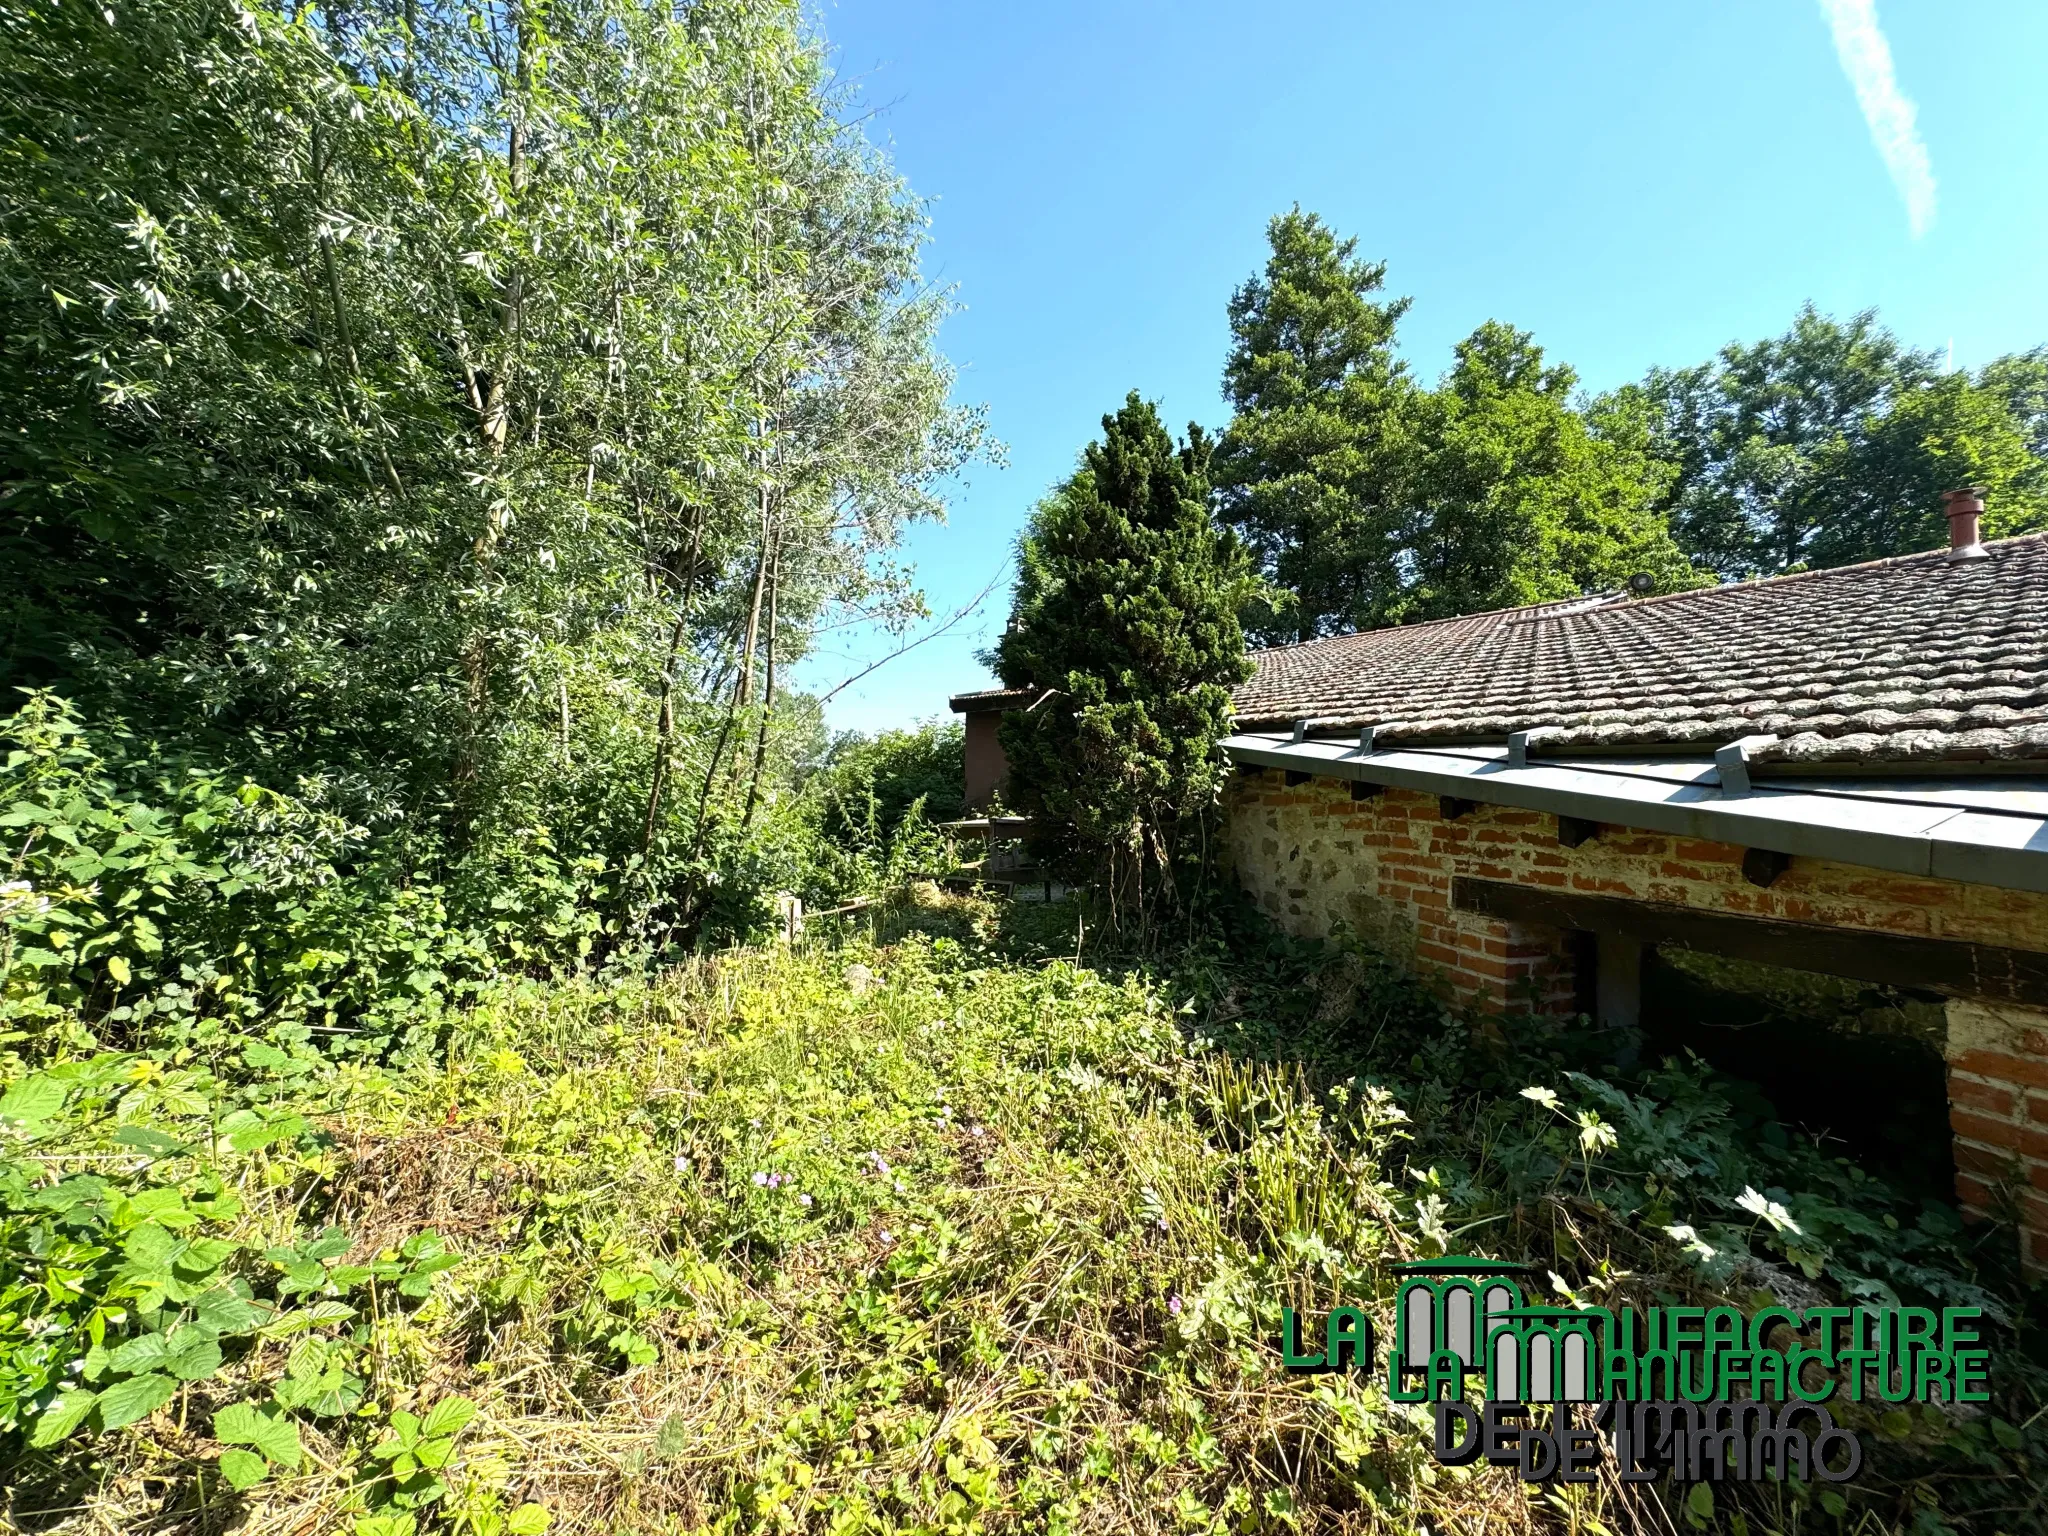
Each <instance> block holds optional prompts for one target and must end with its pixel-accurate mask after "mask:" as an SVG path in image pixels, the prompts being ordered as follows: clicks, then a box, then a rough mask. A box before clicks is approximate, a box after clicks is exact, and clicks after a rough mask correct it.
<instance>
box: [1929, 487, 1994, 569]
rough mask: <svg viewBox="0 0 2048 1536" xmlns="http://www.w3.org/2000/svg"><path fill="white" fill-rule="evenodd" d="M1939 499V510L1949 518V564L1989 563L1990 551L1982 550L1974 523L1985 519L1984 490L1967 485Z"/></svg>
mask: <svg viewBox="0 0 2048 1536" xmlns="http://www.w3.org/2000/svg"><path fill="white" fill-rule="evenodd" d="M1941 499H1942V502H1943V504H1944V505H1943V507H1942V510H1943V511H1944V512H1946V513H1947V514H1948V558H1949V560H1950V561H1951V562H1954V561H1957V560H1989V559H1990V558H1991V551H1990V550H1988V549H1986V548H1985V547H1984V542H1983V539H1982V537H1981V535H1980V534H1979V532H1978V528H1977V520H1978V519H1979V518H1981V517H1982V516H1983V515H1984V487H1983V486H1981V485H1966V486H1964V487H1963V488H1962V489H1961V490H1955V491H1945V492H1943V494H1942V498H1941Z"/></svg>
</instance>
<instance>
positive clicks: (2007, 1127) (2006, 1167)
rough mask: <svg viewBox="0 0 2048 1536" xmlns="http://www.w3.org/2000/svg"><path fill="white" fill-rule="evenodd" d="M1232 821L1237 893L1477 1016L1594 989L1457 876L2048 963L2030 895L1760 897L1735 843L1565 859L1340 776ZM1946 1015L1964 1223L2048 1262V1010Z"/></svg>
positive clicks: (1428, 801) (1650, 838)
mask: <svg viewBox="0 0 2048 1536" xmlns="http://www.w3.org/2000/svg"><path fill="white" fill-rule="evenodd" d="M1226 807H1227V825H1228V832H1227V841H1228V851H1229V856H1230V858H1231V859H1232V861H1233V862H1234V864H1235V866H1236V870H1237V874H1238V878H1239V879H1240V880H1241V881H1242V882H1243V883H1244V885H1245V887H1246V888H1247V889H1248V890H1249V891H1250V892H1251V893H1252V895H1253V896H1254V897H1255V898H1256V899H1257V900H1258V902H1259V904H1260V905H1261V906H1262V907H1264V908H1265V909H1266V911H1267V912H1268V913H1270V914H1271V915H1272V916H1273V917H1274V918H1275V919H1276V920H1277V921H1278V922H1279V923H1280V924H1281V926H1283V927H1285V928H1287V929H1288V930H1289V931H1291V932H1293V933H1297V934H1301V935H1304V936H1309V935H1314V936H1324V935H1327V934H1328V933H1330V931H1331V930H1332V929H1333V928H1334V927H1336V926H1338V925H1339V924H1342V925H1343V926H1345V927H1348V928H1349V929H1350V930H1351V931H1353V932H1354V933H1356V934H1358V935H1359V936H1360V937H1361V938H1363V939H1364V940H1365V941H1366V942H1367V943H1369V944H1370V945H1372V946H1373V947H1374V948H1376V949H1378V950H1380V951H1382V952H1383V953H1385V954H1388V955H1391V956H1393V957H1394V958H1395V959H1396V960H1397V961H1398V962H1399V963H1401V964H1403V965H1405V966H1407V967H1409V968H1411V969H1412V970H1414V971H1415V972H1416V973H1417V974H1418V975H1420V976H1422V977H1423V978H1424V979H1425V980H1427V981H1429V982H1430V983H1431V984H1432V985H1434V986H1436V987H1437V988H1439V989H1440V990H1441V991H1443V992H1444V993H1445V994H1446V995H1447V996H1449V997H1451V998H1454V999H1455V1000H1457V1001H1460V1002H1465V1003H1469V1004H1473V1005H1476V1006H1478V1007H1481V1008H1485V1009H1492V1010H1500V1009H1505V1008H1510V1007H1513V1008H1527V1007H1533V1008H1535V1009H1536V1010H1537V1011H1539V1012H1546V1013H1551V1014H1556V1015H1561V1016H1562V1015H1569V1014H1572V1013H1574V1012H1576V1011H1577V1000H1578V998H1579V997H1580V996H1582V995H1583V994H1582V992H1581V990H1580V988H1579V986H1578V980H1579V978H1578V977H1577V976H1576V975H1575V956H1574V953H1573V951H1572V948H1571V944H1570V942H1569V939H1568V936H1567V935H1565V934H1563V933H1560V932H1558V931H1556V930H1552V929H1540V928H1529V927H1524V926H1522V925H1518V924H1512V923H1503V922H1499V921H1496V920H1495V919H1493V918H1490V917H1487V916H1485V915H1482V914H1479V913H1474V912H1461V911H1458V910H1456V909H1455V908H1454V907H1452V905H1451V882H1452V880H1453V879H1454V878H1455V877H1457V876H1460V875H1465V876H1470V877H1473V878H1477V879H1482V880H1500V881H1512V882H1515V883H1517V884H1522V885H1530V886H1542V887H1548V888H1551V889H1554V890H1560V891H1572V892H1580V893H1584V894H1587V895H1601V896H1621V897H1632V898H1635V899H1637V900H1642V901H1656V902H1667V903H1671V904H1674V905H1678V906H1689V907H1696V908H1700V909H1703V910H1711V911H1714V912H1722V913H1729V914H1734V915H1740V916H1748V917H1764V918H1779V919H1784V920H1788V921H1792V922H1802V923H1826V924H1831V925H1834V926H1838V927H1844V928H1857V929H1863V930H1866V931H1871V932H1878V933H1896V934H1911V935H1915V936H1919V937H1924V938H1935V939H1959V940H1965V941H1969V942H1972V943H1979V944H1995V945H1999V946H2001V947H2006V948H2014V949H2030V950H2040V951H2044V952H2048V895H2043V894H2040V893H2036V892H2030V891H2008V890H2001V889H1999V888H1997V887H1994V886H1982V885H1963V884H1959V883H1957V882H1954V881H1948V880H1935V879H1931V878H1918V877H1914V876H1909V875H1900V874H1893V873H1889V872H1887V871H1884V870H1874V869H1864V868H1861V867H1859V866H1856V865H1852V864H1836V863H1831V862H1828V861H1826V860H1822V859H1794V860H1793V861H1792V863H1791V865H1790V867H1789V868H1787V869H1786V870H1785V871H1784V872H1783V873H1782V874H1780V875H1779V876H1778V878H1777V879H1776V880H1775V881H1774V882H1773V883H1772V884H1771V885H1770V886H1769V887H1768V888H1764V887H1759V886H1756V885H1752V884H1750V883H1749V882H1748V881H1746V880H1745V879H1744V878H1743V876H1742V854H1743V850H1742V849H1741V848H1739V847H1736V846H1734V845H1732V844H1728V843H1712V842H1702V841H1699V840H1697V839H1690V838H1682V837H1674V836H1670V835H1667V834H1665V833H1661V832H1641V831H1636V830H1633V829H1630V828H1625V827H1617V826H1606V827H1603V828H1602V829H1601V831H1600V833H1599V835H1598V836H1596V837H1593V838H1591V839H1590V840H1588V841H1586V842H1583V843H1581V844H1580V845H1579V846H1578V847H1576V848H1569V847H1566V846H1564V845H1563V844H1562V843H1560V842H1559V840H1558V825H1557V819H1556V818H1555V817H1554V816H1550V815H1547V814H1545V813H1542V812H1537V811H1523V810H1515V809H1512V808H1509V807H1506V806H1496V805H1474V806H1472V807H1470V809H1467V810H1464V811H1463V813H1462V814H1459V815H1457V816H1455V817H1452V818H1446V817H1445V815H1444V813H1443V812H1444V807H1443V806H1442V805H1441V803H1440V802H1439V799H1438V797H1437V796H1435V795H1425V794H1421V793H1418V792H1416V791H1412V790H1401V789H1387V790H1383V791H1381V792H1380V793H1379V794H1377V795H1375V796H1373V797H1371V798H1369V799H1366V800H1357V801H1354V800H1353V799H1352V798H1351V787H1350V786H1349V785H1348V784H1346V783H1344V782H1342V781H1340V780H1336V779H1325V778H1316V779H1311V780H1310V781H1308V782H1307V783H1305V784H1300V785H1295V786H1290V785H1288V784H1287V783H1286V782H1285V779H1284V776H1283V775H1282V774H1281V773H1280V772H1278V771H1277V770H1268V771H1265V772H1244V773H1239V774H1237V775H1236V776H1235V777H1234V778H1233V780H1232V783H1231V786H1230V789H1229V792H1228V795H1227V800H1226ZM1949 1018H1950V1040H1949V1047H1948V1055H1949V1068H1950V1084H1951V1089H1950V1101H1951V1105H1952V1107H1953V1113H1954V1116H1955V1129H1956V1132H1957V1135H1958V1138H1959V1140H1958V1144H1957V1148H1956V1154H1957V1166H1958V1168H1959V1170H1960V1172H1959V1176H1958V1180H1957V1195H1958V1197H1959V1199H1960V1200H1961V1202H1962V1204H1963V1207H1964V1209H1965V1211H1966V1213H1969V1214H1972V1215H1983V1214H1987V1213H1993V1212H1998V1211H2004V1210H2010V1211H2012V1212H2014V1213H2016V1214H2017V1215H2019V1217H2020V1218H2021V1221H2022V1226H2023V1230H2024V1231H2025V1232H2026V1234H2027V1235H2026V1238H2025V1241H2026V1242H2027V1244H2028V1245H2029V1256H2030V1257H2031V1258H2033V1259H2035V1260H2037V1261H2040V1262H2044V1263H2048V1015H2040V1014H2033V1013H2030V1012H2027V1011H2025V1010H2015V1009H2009V1008H2007V1009H1992V1008H1987V1007H1983V1006H1981V1005H1976V1004H1965V1003H1957V1004H1955V1005H1952V1006H1951V1008H1950V1010H1949Z"/></svg>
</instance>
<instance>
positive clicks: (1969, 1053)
mask: <svg viewBox="0 0 2048 1536" xmlns="http://www.w3.org/2000/svg"><path fill="white" fill-rule="evenodd" d="M1948 1101H1949V1124H1950V1126H1951V1127H1952V1128H1953V1129H1954V1131H1955V1134H1956V1169H1957V1173H1956V1196H1957V1198H1958V1199H1959V1200H1960V1201H1961V1202H1962V1204H1963V1208H1964V1209H1965V1210H1966V1211H1969V1212H1970V1213H1972V1214H1974V1215H1986V1214H1994V1213H1999V1212H2009V1213H2010V1214H2012V1215H2015V1216H2017V1217H2018V1218H2019V1223H2020V1228H2021V1231H2022V1233H2023V1237H2022V1241H2023V1242H2024V1243H2025V1244H2026V1245H2027V1250H2026V1251H2027V1257H2028V1258H2029V1259H2030V1260H2031V1261H2032V1262H2033V1263H2034V1264H2035V1265H2036V1266H2039V1267H2042V1268H2048V1013H2039V1012H2036V1011H2035V1010H2033V1009H2030V1008H2012V1007H2004V1006H1998V1007H1994V1006H1992V1005H1990V1004H1986V1003H1973V1002H1964V1001H1961V1000H1958V1001H1955V1002H1951V1003H1950V1004H1949V1005H1948Z"/></svg>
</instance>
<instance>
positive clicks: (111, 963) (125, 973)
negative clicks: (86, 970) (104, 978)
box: [107, 955, 133, 987]
mask: <svg viewBox="0 0 2048 1536" xmlns="http://www.w3.org/2000/svg"><path fill="white" fill-rule="evenodd" d="M107 974H108V975H109V976H111V977H113V978H114V985H115V986H117V987H125V986H127V985H128V983H129V982H130V981H131V980H132V979H133V976H132V974H131V973H130V971H129V969H128V962H127V961H126V960H125V959H123V958H122V957H121V956H119V955H109V956H107Z"/></svg>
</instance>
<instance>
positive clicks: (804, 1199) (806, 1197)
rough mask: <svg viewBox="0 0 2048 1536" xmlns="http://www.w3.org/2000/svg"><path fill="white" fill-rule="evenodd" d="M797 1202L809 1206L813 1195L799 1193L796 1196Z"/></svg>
mask: <svg viewBox="0 0 2048 1536" xmlns="http://www.w3.org/2000/svg"><path fill="white" fill-rule="evenodd" d="M796 1203H797V1204H798V1205H803V1206H808V1205H809V1204H810V1203H811V1197H810V1196H809V1195H798V1196H797V1197H796Z"/></svg>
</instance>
